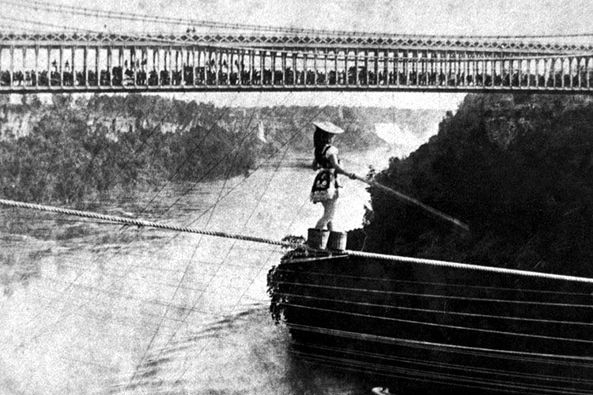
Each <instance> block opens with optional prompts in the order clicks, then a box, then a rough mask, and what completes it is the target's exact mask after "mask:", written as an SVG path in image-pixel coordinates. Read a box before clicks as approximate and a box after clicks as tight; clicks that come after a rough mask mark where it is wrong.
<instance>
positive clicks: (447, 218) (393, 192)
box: [354, 174, 469, 232]
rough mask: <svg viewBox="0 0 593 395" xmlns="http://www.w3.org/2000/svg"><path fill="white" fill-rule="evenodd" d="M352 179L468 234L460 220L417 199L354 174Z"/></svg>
mask: <svg viewBox="0 0 593 395" xmlns="http://www.w3.org/2000/svg"><path fill="white" fill-rule="evenodd" d="M354 178H355V179H357V180H359V181H362V182H364V183H365V184H368V185H370V186H373V187H375V188H378V189H381V190H382V191H385V192H387V193H389V194H391V195H394V196H395V197H397V198H398V199H401V200H403V201H405V202H407V203H409V204H412V205H414V206H418V207H420V208H421V209H423V210H425V211H427V212H429V213H431V214H432V215H434V216H436V217H438V218H441V219H443V220H445V221H448V222H451V223H452V224H453V225H455V226H458V227H460V228H461V229H463V230H464V231H466V232H469V226H468V225H467V224H465V223H463V222H461V221H460V220H458V219H456V218H453V217H451V216H450V215H447V214H445V213H443V212H442V211H439V210H437V209H435V208H433V207H430V206H429V205H427V204H424V203H422V202H421V201H419V200H418V199H414V198H413V197H410V196H407V195H405V194H403V193H401V192H398V191H396V190H395V189H392V188H389V187H386V186H385V185H381V184H379V183H378V182H376V181H373V180H369V179H366V178H363V177H360V176H358V175H356V174H354Z"/></svg>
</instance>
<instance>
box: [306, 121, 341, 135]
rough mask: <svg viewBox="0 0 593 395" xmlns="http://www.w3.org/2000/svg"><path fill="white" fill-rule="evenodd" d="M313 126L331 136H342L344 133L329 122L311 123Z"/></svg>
mask: <svg viewBox="0 0 593 395" xmlns="http://www.w3.org/2000/svg"><path fill="white" fill-rule="evenodd" d="M313 125H315V126H316V127H318V128H319V129H321V130H323V131H324V132H327V133H331V134H342V133H344V129H342V128H341V127H339V126H336V125H334V124H333V123H331V122H313Z"/></svg>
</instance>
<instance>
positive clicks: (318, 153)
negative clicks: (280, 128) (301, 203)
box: [311, 122, 356, 231]
mask: <svg viewBox="0 0 593 395" xmlns="http://www.w3.org/2000/svg"><path fill="white" fill-rule="evenodd" d="M313 125H315V134H314V135H313V144H314V145H315V159H314V161H313V169H314V170H318V172H317V175H316V176H315V180H314V181H313V187H312V188H311V201H312V202H313V203H321V204H322V205H323V216H322V217H321V218H320V219H319V221H317V224H316V225H315V229H317V230H319V231H323V230H324V229H326V228H327V230H328V231H332V230H334V224H333V218H334V214H335V212H336V206H337V201H338V196H339V193H338V188H339V187H340V184H339V183H338V177H337V176H338V174H346V175H347V176H349V177H350V178H352V179H354V178H355V177H356V176H355V174H354V173H348V172H346V170H344V168H343V167H342V166H341V165H340V160H339V159H338V149H337V148H336V147H334V146H333V145H332V140H333V138H334V136H335V135H336V134H341V133H344V130H343V129H341V128H339V127H337V126H336V125H334V124H333V123H331V122H314V123H313Z"/></svg>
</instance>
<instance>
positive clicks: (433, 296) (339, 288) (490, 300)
mask: <svg viewBox="0 0 593 395" xmlns="http://www.w3.org/2000/svg"><path fill="white" fill-rule="evenodd" d="M470 266H473V265H470ZM529 273H536V272H529ZM537 274H547V273H537ZM278 284H285V285H292V286H297V287H304V288H321V289H330V290H336V291H353V292H361V293H367V294H368V293H371V294H382V295H395V296H412V297H421V298H431V299H453V300H467V301H472V302H488V303H509V304H524V305H531V306H550V307H571V308H592V307H593V305H589V304H573V303H556V302H540V301H530V300H517V299H495V298H475V297H470V296H458V295H443V294H424V293H417V292H400V291H383V290H380V289H369V288H352V287H342V286H336V285H325V284H309V283H301V282H290V281H278Z"/></svg>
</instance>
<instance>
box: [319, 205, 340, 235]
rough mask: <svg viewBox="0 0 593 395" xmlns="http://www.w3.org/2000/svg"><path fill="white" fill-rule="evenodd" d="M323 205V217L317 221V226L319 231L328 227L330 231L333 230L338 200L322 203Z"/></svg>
mask: <svg viewBox="0 0 593 395" xmlns="http://www.w3.org/2000/svg"><path fill="white" fill-rule="evenodd" d="M322 204H323V216H322V217H321V218H320V219H319V221H317V225H316V226H315V227H316V228H317V229H324V228H325V227H326V226H327V229H328V230H330V231H331V230H333V223H332V221H333V219H334V214H335V212H336V199H333V200H328V201H326V202H322Z"/></svg>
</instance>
